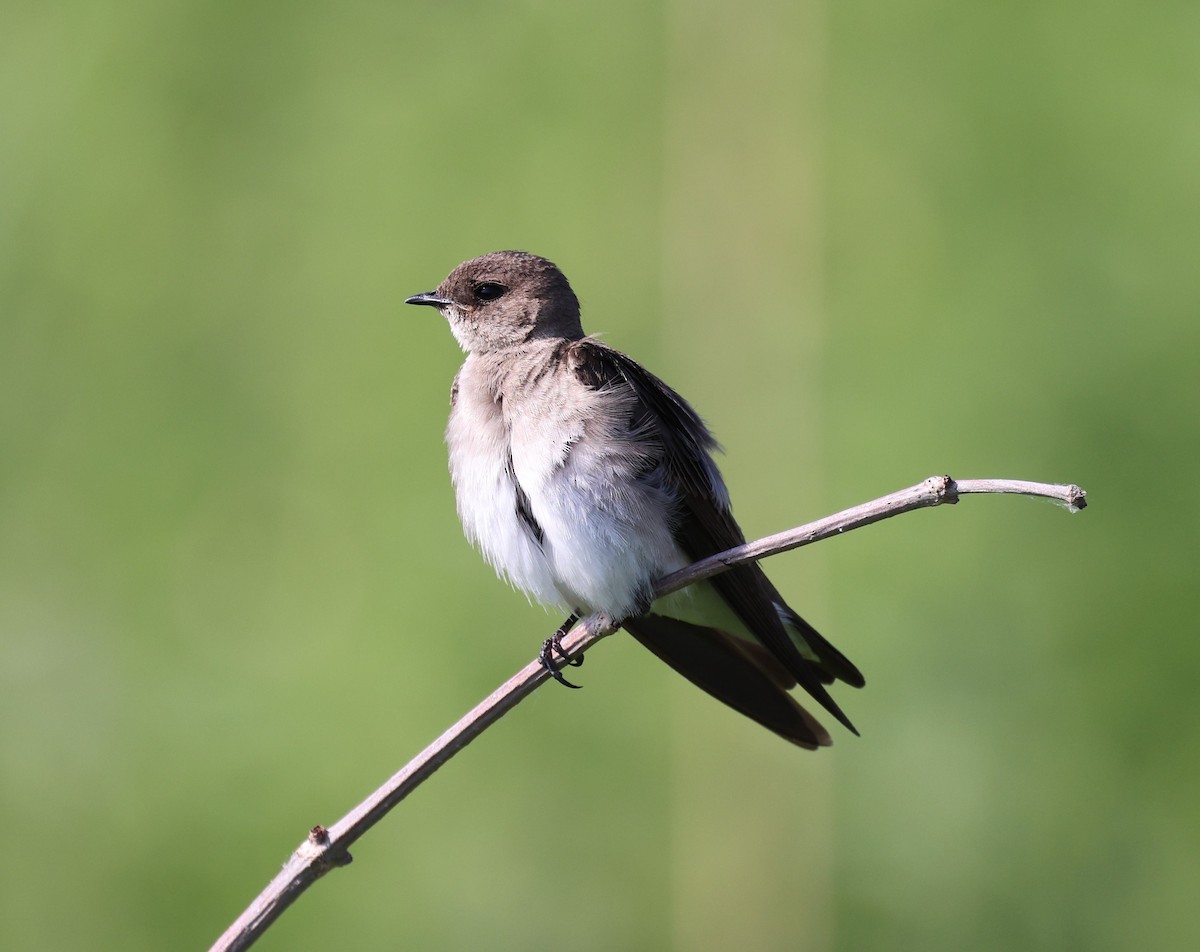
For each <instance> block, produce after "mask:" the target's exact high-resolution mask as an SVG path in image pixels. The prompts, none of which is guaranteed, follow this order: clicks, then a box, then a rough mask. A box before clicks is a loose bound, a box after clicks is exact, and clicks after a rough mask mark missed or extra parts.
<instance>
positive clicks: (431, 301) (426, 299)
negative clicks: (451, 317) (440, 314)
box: [404, 291, 450, 307]
mask: <svg viewBox="0 0 1200 952" xmlns="http://www.w3.org/2000/svg"><path fill="white" fill-rule="evenodd" d="M404 303H405V304H428V305H429V306H430V307H445V306H446V305H447V304H449V303H450V302H449V301H447V300H446V299H445V298H440V297H438V296H437V292H436V291H426V292H425V293H424V294H414V295H413V296H412V297H410V298H405V299H404Z"/></svg>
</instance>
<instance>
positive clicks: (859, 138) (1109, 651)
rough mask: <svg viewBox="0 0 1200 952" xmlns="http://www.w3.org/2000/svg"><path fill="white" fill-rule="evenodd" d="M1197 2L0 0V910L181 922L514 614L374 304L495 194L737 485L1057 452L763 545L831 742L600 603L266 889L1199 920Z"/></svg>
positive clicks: (129, 929) (845, 935) (751, 496)
mask: <svg viewBox="0 0 1200 952" xmlns="http://www.w3.org/2000/svg"><path fill="white" fill-rule="evenodd" d="M735 7H736V8H735ZM1197 9H1198V8H1197V7H1196V5H1195V4H1194V3H1180V2H1163V3H1158V4H1154V5H1149V6H1147V5H1131V4H1125V5H1117V4H1101V5H1096V4H1085V3H1081V2H1074V3H1071V2H1062V3H1048V4H1015V5H1014V4H1008V5H995V4H984V3H969V4H934V3H921V2H913V0H901V2H896V3H887V4H884V3H874V4H871V3H863V2H854V0H850V2H839V3H784V2H757V0H748V2H744V3H741V4H737V5H732V4H715V3H684V2H682V0H675V2H673V3H665V4H663V3H646V2H641V0H639V2H630V0H612V2H609V3H606V4H602V5H582V4H572V3H561V2H559V3H551V2H534V0H530V2H525V3H481V2H475V3H468V2H450V3H447V2H442V3H401V4H389V3H379V2H363V0H342V2H339V3H336V4H335V3H283V2H251V3H213V2H195V0H177V2H174V3H171V4H163V3H152V2H145V0H142V2H137V0H120V2H114V3H110V4H103V5H102V4H94V3H84V2H72V0H61V2H58V3H54V4H46V3H32V2H28V0H16V2H10V3H8V4H7V5H6V9H5V14H4V17H3V20H4V25H3V29H2V30H0V77H2V79H0V97H2V98H0V105H2V113H0V115H2V117H3V120H2V121H3V131H2V135H0V322H2V323H0V331H2V333H0V813H2V815H3V817H4V819H5V827H6V829H5V837H4V840H5V854H6V861H5V862H4V863H3V864H2V867H0V870H2V871H0V946H2V947H3V948H5V949H40V950H58V949H64V950H65V949H81V948H96V949H115V948H121V949H154V950H160V949H196V948H204V947H206V946H207V945H208V943H210V942H211V941H212V940H213V939H215V938H216V936H217V935H218V934H219V933H220V932H221V930H222V929H223V928H224V927H225V925H226V924H227V923H228V922H229V921H230V920H231V919H232V918H233V917H234V916H235V915H236V914H237V913H238V912H239V911H240V910H241V909H242V908H243V906H244V905H245V904H246V903H247V902H248V901H249V900H250V899H251V898H252V896H253V895H254V894H255V893H256V892H257V891H258V890H259V889H260V888H261V886H262V885H263V884H264V883H265V882H266V881H267V879H268V878H269V877H270V876H271V875H272V874H273V872H274V871H275V869H277V867H278V864H279V863H280V862H281V861H282V860H283V859H284V858H285V857H286V855H287V854H288V852H289V851H290V850H291V849H292V848H293V847H294V846H295V845H296V843H297V842H299V840H300V839H301V837H302V836H303V834H304V831H305V830H306V829H307V828H308V827H309V826H311V825H312V824H313V823H316V822H326V823H327V822H330V821H332V820H333V819H335V818H337V817H338V816H340V815H341V814H342V813H344V812H345V811H346V810H347V809H349V808H350V807H351V806H352V805H353V804H354V803H356V802H357V801H358V800H359V799H360V798H361V797H362V796H363V795H365V794H366V793H367V792H368V791H369V790H370V789H372V788H373V787H374V786H375V785H376V784H377V783H379V782H380V781H382V780H383V779H384V778H385V777H386V776H387V775H388V774H389V773H391V772H392V771H393V770H394V769H395V768H397V767H398V766H399V765H400V764H401V763H403V762H404V761H405V760H407V759H408V757H410V756H411V755H412V754H414V753H415V752H416V751H417V750H418V749H420V748H421V747H422V746H423V745H424V744H425V743H426V742H428V741H429V740H431V739H432V738H433V737H435V736H436V735H437V734H438V733H440V732H441V730H442V729H443V728H444V727H446V726H447V725H448V724H449V723H451V722H452V721H453V720H454V719H455V718H456V717H458V716H459V715H460V714H461V713H462V712H463V711H465V710H466V709H467V708H468V707H469V706H470V705H471V704H473V703H474V702H475V701H476V700H478V699H479V698H480V697H481V696H483V695H484V694H485V693H486V692H487V691H488V690H490V689H491V688H492V687H493V686H494V685H496V684H497V683H499V682H500V681H501V680H502V679H503V678H504V677H506V676H507V675H508V674H509V673H510V672H512V671H513V670H515V669H516V668H517V667H518V666H519V665H521V664H523V663H524V662H525V661H526V660H528V658H529V657H531V655H532V654H533V652H534V650H535V648H536V646H537V643H538V641H539V640H540V639H541V638H542V637H544V636H545V634H546V633H547V632H548V631H549V629H550V628H551V627H552V625H553V624H554V623H555V622H556V619H554V618H553V617H551V616H548V615H547V614H545V613H543V612H542V611H541V610H540V609H538V608H535V607H530V606H528V605H527V604H526V602H525V600H524V599H523V598H522V597H521V596H519V595H516V594H514V593H512V592H511V591H509V590H508V589H507V588H506V587H505V586H504V585H502V584H500V583H498V582H497V581H496V580H495V579H494V577H493V575H492V572H491V570H490V569H488V568H487V567H486V566H485V565H484V564H483V563H482V562H481V560H480V559H479V558H478V557H477V555H476V554H475V553H474V552H472V551H471V550H470V548H469V547H468V546H467V544H466V543H465V542H464V541H463V540H462V537H461V535H460V532H459V528H458V525H457V521H456V518H455V514H454V507H453V501H452V497H451V492H450V486H449V481H448V479H447V476H446V472H445V458H444V449H443V446H442V444H441V431H442V427H443V423H444V418H445V414H446V409H447V392H448V387H449V383H450V380H451V377H452V375H453V373H454V370H455V368H456V366H457V363H458V361H459V359H460V355H459V353H458V351H457V349H456V347H455V345H454V343H453V341H452V339H451V337H450V335H449V333H448V332H447V331H446V328H445V327H444V326H443V325H442V323H441V321H440V320H439V319H438V318H437V315H435V314H433V313H431V312H427V311H420V312H419V313H418V312H416V311H415V310H414V309H405V308H403V307H402V306H401V301H402V300H403V298H404V297H405V296H406V295H408V294H411V293H414V292H417V291H423V290H427V289H429V288H430V287H432V286H434V285H435V284H437V282H438V281H439V280H440V279H441V278H442V276H443V275H444V274H445V272H446V271H448V270H449V268H450V267H452V266H453V265H454V264H456V263H457V262H458V261H460V260H462V259H464V258H467V257H470V256H472V255H475V254H478V253H481V252H484V251H488V250H493V249H495V248H504V247H518V248H527V249H529V250H533V251H536V252H540V253H542V254H546V255H548V256H550V257H553V258H554V259H555V260H557V261H558V262H559V263H560V264H561V265H562V266H563V268H564V269H565V270H566V271H567V273H568V275H569V276H570V277H571V279H572V281H573V282H574V284H575V287H576V289H577V290H578V292H579V294H580V296H581V298H582V299H583V302H584V307H585V318H586V326H588V327H589V328H590V329H591V330H593V331H603V332H604V333H605V339H606V340H607V341H609V342H610V343H612V344H614V345H616V346H619V347H621V348H623V349H626V350H628V351H630V352H632V353H633V354H635V355H636V356H637V357H638V358H639V359H641V360H643V361H644V362H645V363H646V364H648V365H649V366H650V367H651V368H652V369H654V370H655V371H657V372H659V373H660V374H662V375H663V376H665V377H666V378H667V379H668V380H670V381H671V382H673V383H674V384H675V385H677V386H678V387H679V389H681V390H682V391H683V392H684V393H685V394H687V395H688V396H689V397H690V398H691V399H692V400H693V401H694V402H695V403H696V405H697V406H698V408H699V409H700V410H701V412H702V413H703V414H704V415H705V416H706V417H707V418H708V419H709V421H710V422H711V423H712V424H713V426H714V427H715V429H716V430H717V433H718V435H719V436H720V437H721V438H722V439H723V441H724V443H725V445H726V448H727V450H728V457H727V460H726V462H725V464H724V468H725V472H726V476H727V479H728V482H729V484H730V486H731V489H732V492H733V495H734V498H735V502H736V507H737V512H738V514H739V516H740V517H741V520H742V522H743V524H744V526H745V527H746V529H747V531H748V532H749V533H751V534H763V533H766V532H769V531H775V530H778V529H781V528H784V527H786V526H790V525H794V524H796V523H799V522H802V521H804V520H806V519H808V518H813V517H816V516H819V515H823V514H826V513H828V512H831V511H834V510H836V509H840V508H842V507H844V506H847V505H851V504H854V503H857V502H861V501H863V500H865V499H868V498H871V497H873V496H876V495H879V494H882V493H884V492H888V491H891V490H893V489H896V488H899V487H901V486H905V485H909V484H911V483H914V482H917V481H918V480H920V479H921V478H923V477H925V476H927V475H929V474H930V473H935V472H950V473H953V474H954V475H957V476H960V477H965V476H982V475H991V476H1010V477H1025V478H1033V479H1046V480H1062V481H1076V482H1079V483H1081V484H1082V485H1084V486H1085V488H1087V489H1088V491H1089V492H1090V494H1091V500H1092V503H1093V506H1092V508H1090V509H1089V510H1087V511H1086V512H1085V513H1083V514H1081V515H1077V516H1070V515H1068V514H1066V513H1065V512H1063V511H1061V510H1059V509H1056V508H1054V507H1052V506H1050V505H1047V504H1039V503H1036V502H1032V501H1027V500H1018V499H1008V498H973V499H970V500H968V501H967V502H965V503H964V504H962V505H960V506H958V507H957V508H955V509H945V510H937V511H934V512H927V513H919V514H914V515H910V516H906V517H904V518H902V519H898V520H894V521H892V522H889V523H886V524H884V525H881V526H877V527H875V528H872V529H868V530H865V531H862V532H859V533H854V534H852V535H851V536H848V537H846V538H844V539H839V540H836V541H834V542H831V543H828V544H824V545H820V546H817V547H815V548H812V549H807V550H804V551H802V552H799V553H793V554H791V555H786V556H782V557H779V558H777V559H774V560H772V562H771V563H770V571H771V573H772V575H773V576H774V577H775V578H776V579H777V581H778V582H779V584H780V587H781V588H783V589H784V591H786V592H788V593H790V594H791V595H792V596H793V600H794V603H795V604H796V605H797V606H798V607H799V608H801V610H802V611H803V612H804V613H805V614H806V615H808V616H810V617H811V619H812V620H813V621H814V622H815V623H816V624H817V626H818V627H819V628H821V629H822V630H823V631H824V632H826V633H827V634H828V635H829V636H830V637H831V638H832V639H833V640H834V641H835V643H837V644H838V645H839V646H840V647H842V648H843V649H844V650H845V651H846V652H847V653H848V654H849V655H850V656H851V657H852V658H853V659H854V660H855V661H856V662H858V664H859V665H860V666H861V667H862V669H863V670H864V671H865V672H866V674H867V677H868V681H869V687H868V689H867V690H865V691H863V692H861V693H855V692H846V691H843V692H842V693H841V695H840V699H841V700H842V702H843V703H844V705H845V707H846V708H847V710H848V711H849V713H850V714H851V716H852V717H853V718H854V719H855V721H856V722H857V723H858V725H859V727H860V729H861V730H862V733H863V737H862V739H861V740H859V739H855V738H853V737H850V736H849V735H847V734H846V733H845V732H844V731H838V732H837V743H836V745H835V747H834V748H833V749H832V750H831V751H824V752H821V753H819V754H816V755H813V754H805V753H802V752H799V751H796V750H794V749H792V748H790V747H788V746H787V745H786V744H784V743H783V742H781V741H779V740H777V739H776V738H774V737H773V736H771V735H769V734H767V733H766V732H764V731H762V730H761V729H759V728H757V727H755V726H754V725H753V724H751V723H749V722H748V721H743V720H742V719H741V718H738V717H737V716H736V715H734V714H732V713H730V712H729V711H727V710H725V709H723V708H721V707H720V706H719V705H717V704H715V703H713V702H711V701H709V700H708V699H707V698H705V697H704V696H703V695H702V694H700V693H699V692H697V691H695V690H694V689H692V688H690V687H689V686H688V685H686V684H685V683H683V682H682V681H680V680H679V679H677V678H676V677H674V676H673V675H671V674H670V672H668V671H667V670H666V669H665V668H663V667H662V666H660V665H659V664H657V663H656V662H654V661H653V659H652V658H651V657H650V656H649V655H648V654H646V653H645V652H643V651H641V649H639V648H637V646H636V645H632V644H627V643H626V642H625V641H624V640H623V639H620V638H615V639H611V640H610V641H609V642H607V643H605V644H604V645H603V646H601V647H600V648H598V649H597V651H596V652H595V653H594V654H593V655H592V656H591V657H590V659H589V663H588V665H587V667H586V668H585V669H584V670H583V671H582V672H580V677H581V678H582V680H583V682H584V683H585V684H586V690H584V691H580V692H568V691H563V690H559V689H557V688H555V687H553V686H551V687H549V688H548V689H545V690H543V691H541V692H539V694H538V695H537V696H535V697H534V698H533V699H531V700H530V701H529V702H528V703H526V704H524V705H523V706H522V707H521V708H519V709H518V710H517V711H515V712H514V713H513V714H512V715H510V716H509V717H508V718H506V720H505V721H503V722H502V723H501V724H499V725H498V726H497V727H496V728H495V729H494V730H492V731H490V732H489V733H488V734H487V735H485V736H484V738H483V739H482V740H481V741H479V742H478V743H477V744H476V746H475V747H473V748H472V749H471V750H470V751H469V752H467V754H466V755H464V756H463V757H461V758H460V759H458V760H456V761H455V762H454V763H453V764H452V765H450V766H449V767H447V768H446V769H445V770H443V771H442V772H441V773H440V774H438V775H437V777H436V778H435V779H434V780H433V781H432V782H431V783H429V784H428V785H426V786H425V787H424V788H422V789H421V790H420V791H419V792H418V793H417V794H416V795H414V796H413V797H412V798H411V799H410V800H409V801H408V802H407V803H406V804H404V805H403V806H402V808H401V809H399V810H398V811H397V812H396V813H395V814H393V816H392V817H391V818H389V819H388V820H387V821H386V822H385V823H384V824H383V825H382V826H381V827H379V828H377V829H376V830H375V831H374V832H373V833H372V834H371V835H370V836H369V837H368V838H367V839H365V840H364V841H363V842H361V843H360V844H359V845H358V847H357V849H356V850H355V855H356V862H355V864H354V865H353V866H352V867H350V868H349V869H348V870H345V871H340V872H338V873H336V874H335V875H332V876H330V877H329V878H328V879H327V880H325V881H324V882H322V883H321V884H320V885H319V886H318V887H317V888H315V889H314V890H313V891H312V892H310V893H309V894H308V895H306V896H305V897H304V898H303V899H302V900H301V901H300V903H299V904H298V905H297V906H296V907H294V908H293V909H292V910H291V911H290V912H289V913H288V914H287V915H286V916H285V917H284V918H283V919H282V920H281V921H280V923H279V924H277V925H276V926H275V928H274V929H273V930H272V931H271V932H270V933H269V934H268V936H267V937H266V938H265V939H264V941H263V942H262V944H261V947H262V948H264V949H298V950H299V949H327V948H338V949H385V948H399V947H404V948H488V949H522V950H523V949H530V948H543V947H554V948H560V949H581V950H584V949H587V950H591V949H605V950H608V949H638V950H642V949H645V950H657V949H668V948H673V949H680V950H682V949H687V950H701V949H732V948H742V949H789V950H797V949H802V950H808V949H812V950H822V949H833V948H837V949H874V948H887V949H906V950H907V949H912V950H918V949H919V950H926V952H928V950H943V949H944V950H963V949H971V950H992V949H996V950H999V949H1021V950H1030V949H1054V950H1061V949H1071V948H1078V949H1083V948H1086V949H1093V950H1123V949H1134V948H1137V949H1145V948H1154V949H1166V948H1194V947H1195V942H1196V934H1197V927H1196V924H1195V923H1196V917H1195V906H1196V897H1197V895H1200V792H1198V790H1197V786H1198V785H1197V780H1198V779H1200V759H1198V755H1200V713H1198V711H1197V706H1198V705H1197V700H1198V697H1200V690H1198V687H1197V683H1198V680H1200V648H1198V647H1197V633H1196V628H1195V622H1194V612H1195V599H1196V596H1197V583H1198V581H1200V578H1198V572H1197V564H1196V563H1197V544H1196V538H1197V530H1198V529H1200V518H1198V515H1200V513H1198V508H1200V507H1198V504H1197V502H1196V498H1197V495H1196V491H1195V486H1194V483H1195V478H1196V470H1197V465H1196V464H1197V460H1198V456H1200V452H1198V449H1200V446H1198V442H1197V437H1198V436H1200V422H1198V419H1200V413H1198V411H1200V399H1198V398H1200V385H1198V384H1197V371H1196V365H1197V358H1198V357H1200V267H1197V256H1198V251H1200V174H1198V170H1200V107H1198V103H1200V66H1198V64H1200V17H1198V16H1197Z"/></svg>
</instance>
